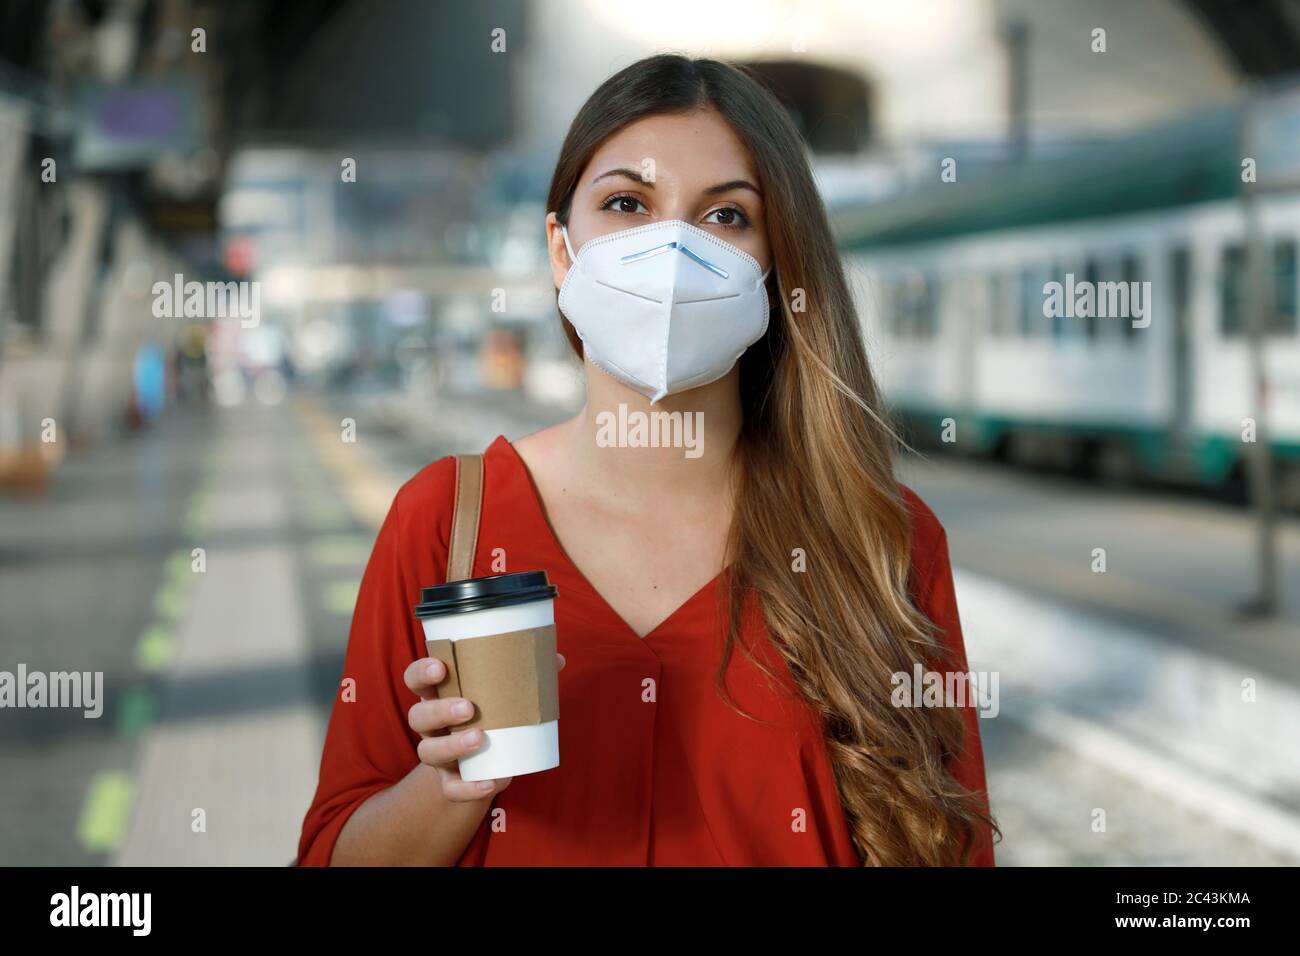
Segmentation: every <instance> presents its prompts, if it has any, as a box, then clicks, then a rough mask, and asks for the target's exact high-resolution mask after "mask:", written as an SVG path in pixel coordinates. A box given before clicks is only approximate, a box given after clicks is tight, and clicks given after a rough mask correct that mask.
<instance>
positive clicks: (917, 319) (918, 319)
mask: <svg viewBox="0 0 1300 956" xmlns="http://www.w3.org/2000/svg"><path fill="white" fill-rule="evenodd" d="M898 288H899V293H900V294H899V297H898V302H897V308H898V312H899V318H900V320H901V323H902V329H901V330H900V336H901V337H905V338H914V339H924V338H929V337H930V335H931V334H932V331H933V328H934V291H933V282H931V281H930V280H929V279H928V278H927V277H926V276H924V275H921V274H920V273H919V272H918V273H912V274H911V275H909V276H908V277H907V278H906V279H904V280H902V281H901V282H900V283H899V284H898Z"/></svg>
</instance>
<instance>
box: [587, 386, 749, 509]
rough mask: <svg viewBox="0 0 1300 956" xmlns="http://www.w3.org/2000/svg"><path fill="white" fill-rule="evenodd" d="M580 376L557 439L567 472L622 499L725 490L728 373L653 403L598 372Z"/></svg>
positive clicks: (731, 407)
mask: <svg viewBox="0 0 1300 956" xmlns="http://www.w3.org/2000/svg"><path fill="white" fill-rule="evenodd" d="M587 381H588V389H587V401H586V403H585V404H584V405H583V407H582V409H581V411H579V413H578V414H577V415H576V416H575V417H574V418H573V419H572V420H571V421H570V422H569V428H568V429H566V435H565V439H564V440H565V444H566V445H567V449H566V454H568V455H569V456H571V459H570V463H571V465H572V469H573V472H574V473H576V474H580V475H584V476H587V477H588V478H589V479H591V480H594V482H599V486H603V487H608V488H617V489H620V491H621V493H622V494H626V495H628V496H629V497H631V496H636V497H644V498H645V499H660V500H662V499H663V498H664V497H665V496H671V497H673V498H678V497H680V496H681V495H690V496H692V497H696V498H697V499H699V500H709V499H713V498H715V497H716V496H717V495H719V494H720V493H723V494H725V493H726V489H727V488H728V487H729V481H728V478H729V476H730V467H731V460H732V452H733V450H734V448H735V444H736V440H737V438H738V437H739V435H740V426H741V416H742V412H741V407H740V394H739V376H738V372H737V371H736V370H734V369H733V370H732V372H731V373H730V374H728V375H726V376H724V377H723V378H722V379H720V380H719V381H717V382H714V383H712V384H711V385H707V386H704V387H702V388H697V389H692V390H691V391H689V392H685V393H682V394H679V395H669V396H667V397H666V398H664V399H662V400H661V401H659V402H657V403H656V404H654V405H651V404H650V402H649V400H648V399H646V398H645V397H644V396H643V395H641V394H640V393H638V392H634V391H632V390H631V389H629V388H626V387H624V386H623V385H621V384H620V383H618V382H616V381H614V380H613V379H610V378H609V377H608V376H605V375H604V374H603V373H601V372H599V371H594V372H592V373H591V374H589V375H588V379H587Z"/></svg>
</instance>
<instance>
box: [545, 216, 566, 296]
mask: <svg viewBox="0 0 1300 956" xmlns="http://www.w3.org/2000/svg"><path fill="white" fill-rule="evenodd" d="M546 252H547V257H548V258H549V259H550V262H551V279H552V280H553V281H554V282H555V288H556V289H559V288H560V286H561V285H563V284H564V277H565V276H566V275H568V272H569V267H570V266H571V265H573V263H572V262H570V261H569V250H568V249H566V248H565V247H564V233H562V232H560V223H559V220H557V219H556V218H555V213H553V212H548V213H547V214H546Z"/></svg>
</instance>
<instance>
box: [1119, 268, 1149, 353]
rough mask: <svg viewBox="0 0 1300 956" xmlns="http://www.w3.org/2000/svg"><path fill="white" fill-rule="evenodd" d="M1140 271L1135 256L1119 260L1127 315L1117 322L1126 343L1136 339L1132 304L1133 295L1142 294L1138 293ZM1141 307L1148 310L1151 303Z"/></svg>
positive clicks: (1140, 286) (1134, 314) (1134, 311)
mask: <svg viewBox="0 0 1300 956" xmlns="http://www.w3.org/2000/svg"><path fill="white" fill-rule="evenodd" d="M1141 269H1142V265H1141V261H1140V260H1139V259H1138V257H1137V256H1136V255H1134V254H1132V253H1128V254H1126V255H1125V256H1124V257H1123V258H1122V259H1121V260H1120V265H1119V279H1120V281H1121V282H1123V283H1124V285H1125V288H1127V289H1128V310H1127V311H1128V314H1127V315H1124V316H1119V317H1118V319H1117V321H1119V323H1120V327H1121V328H1122V329H1123V330H1124V339H1125V341H1128V342H1132V341H1133V340H1134V339H1135V338H1137V331H1138V327H1137V326H1136V325H1134V324H1133V322H1134V320H1135V319H1136V311H1137V310H1136V308H1135V305H1136V303H1134V301H1133V298H1134V296H1135V295H1141V294H1142V293H1141V292H1140V291H1139V290H1140V289H1141V288H1142V285H1141V278H1140V276H1139V274H1138V273H1139V272H1141ZM1142 307H1143V308H1144V309H1149V308H1150V307H1151V303H1150V302H1144V303H1143V304H1142Z"/></svg>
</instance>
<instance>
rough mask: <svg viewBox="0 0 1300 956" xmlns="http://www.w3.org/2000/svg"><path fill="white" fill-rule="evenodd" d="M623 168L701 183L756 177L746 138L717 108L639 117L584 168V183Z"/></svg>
mask: <svg viewBox="0 0 1300 956" xmlns="http://www.w3.org/2000/svg"><path fill="white" fill-rule="evenodd" d="M619 168H625V169H632V170H634V171H636V172H637V173H638V175H641V176H652V177H654V178H656V179H657V178H659V177H661V176H662V177H671V178H672V179H675V180H678V181H679V182H680V183H681V184H682V185H686V184H688V183H696V182H698V184H699V185H701V186H708V185H712V184H713V183H715V182H723V181H727V180H732V179H739V178H750V179H752V178H754V177H755V175H756V172H755V169H754V161H753V157H752V156H751V155H750V153H749V150H748V149H747V148H746V146H745V144H744V142H743V141H742V140H741V139H740V137H739V136H738V135H737V134H736V131H735V130H734V129H732V127H731V124H730V123H728V122H727V121H726V120H725V119H724V118H723V117H722V114H720V113H718V112H717V111H716V110H713V109H701V110H694V111H692V112H690V113H668V114H661V115H655V116H645V117H642V118H640V119H638V120H634V121H633V122H631V123H629V124H628V125H627V126H625V127H623V128H622V129H621V130H619V131H618V132H616V133H614V134H612V135H611V136H609V138H607V139H606V140H605V141H604V142H603V143H601V144H600V146H599V147H597V149H596V151H595V152H594V153H593V154H592V158H591V161H590V162H589V163H588V164H587V168H586V170H584V172H583V182H584V184H587V185H590V184H592V183H593V182H594V180H595V179H596V178H597V177H600V176H603V175H604V174H605V173H607V172H608V171H610V170H613V169H619ZM602 185H603V182H602Z"/></svg>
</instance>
